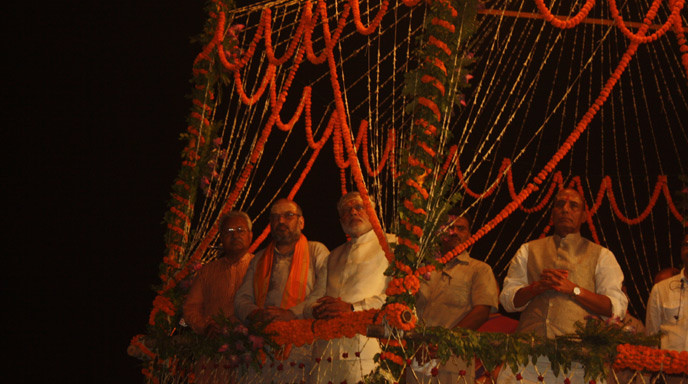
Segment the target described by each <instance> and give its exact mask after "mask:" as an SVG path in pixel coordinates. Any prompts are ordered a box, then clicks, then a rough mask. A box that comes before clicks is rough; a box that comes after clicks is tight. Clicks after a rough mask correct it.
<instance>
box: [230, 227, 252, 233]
mask: <svg viewBox="0 0 688 384" xmlns="http://www.w3.org/2000/svg"><path fill="white" fill-rule="evenodd" d="M246 232H248V229H247V228H244V227H232V228H227V229H225V232H224V233H225V234H230V233H236V234H239V235H243V234H244V233H246Z"/></svg>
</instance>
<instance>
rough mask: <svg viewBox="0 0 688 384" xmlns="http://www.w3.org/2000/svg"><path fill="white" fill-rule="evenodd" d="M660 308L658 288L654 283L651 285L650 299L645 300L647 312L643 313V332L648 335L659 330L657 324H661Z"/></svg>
mask: <svg viewBox="0 0 688 384" xmlns="http://www.w3.org/2000/svg"><path fill="white" fill-rule="evenodd" d="M660 309H661V305H660V302H659V289H657V285H655V286H653V287H652V291H650V299H649V300H648V301H647V313H646V315H645V334H646V335H648V336H649V335H654V334H655V333H657V332H659V326H660V325H662V314H661V312H660Z"/></svg>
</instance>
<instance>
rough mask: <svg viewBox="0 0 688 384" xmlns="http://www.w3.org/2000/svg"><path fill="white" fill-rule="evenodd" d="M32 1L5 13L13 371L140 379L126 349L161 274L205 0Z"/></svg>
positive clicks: (21, 375) (8, 362) (18, 377)
mask: <svg viewBox="0 0 688 384" xmlns="http://www.w3.org/2000/svg"><path fill="white" fill-rule="evenodd" d="M15 3H18V2H12V4H15ZM23 3H24V4H23V5H22V7H21V8H20V9H18V8H13V9H10V10H9V12H4V15H3V26H4V28H3V29H5V34H4V36H5V37H4V38H3V41H4V45H5V49H4V50H3V51H4V52H5V55H4V57H5V59H4V65H3V67H4V71H3V73H4V76H3V77H4V79H5V80H4V84H3V87H2V88H3V93H4V97H3V100H4V102H3V104H4V108H3V111H4V113H3V115H4V118H3V125H4V127H3V130H2V131H3V137H4V140H3V144H4V145H3V146H4V147H5V150H4V151H3V158H4V159H5V161H4V162H3V163H4V164H3V165H2V179H3V190H5V191H7V192H9V196H8V197H7V198H6V200H5V203H6V207H7V208H8V209H6V210H5V211H6V212H9V215H5V220H4V221H5V223H4V224H5V225H4V227H5V228H6V229H5V230H4V234H5V236H4V239H5V241H4V243H5V247H4V248H5V251H4V252H3V254H4V259H5V260H6V261H9V264H8V263H5V266H4V268H3V272H4V273H3V275H4V276H5V278H3V279H2V280H3V297H4V298H5V304H6V305H5V310H4V311H3V318H4V323H5V327H4V329H5V333H6V334H7V335H9V343H3V345H4V348H5V354H4V355H6V356H7V355H9V356H8V357H6V358H5V361H4V364H3V366H4V367H5V369H4V372H3V373H2V374H1V376H2V381H4V382H17V383H35V382H48V381H49V382H54V383H62V382H70V383H82V382H83V383H132V382H133V383H136V382H141V381H142V376H141V374H140V370H139V365H138V360H136V359H134V358H131V357H129V356H127V354H126V348H127V346H128V344H129V340H130V339H131V337H132V336H134V335H135V334H137V333H143V332H144V331H145V326H146V324H147V320H148V314H149V312H150V309H151V308H152V300H153V291H152V290H151V286H152V285H153V284H156V283H158V282H159V278H158V277H156V275H157V266H158V264H159V263H160V261H161V260H162V255H163V251H164V248H163V234H164V231H163V226H162V217H163V214H164V213H165V210H166V204H167V199H168V197H169V193H170V186H171V183H172V181H173V178H174V176H175V175H176V173H177V171H178V170H179V166H180V151H181V148H182V144H183V143H182V142H180V141H179V140H178V137H179V134H180V133H181V132H182V131H183V130H184V129H185V128H186V123H185V120H186V117H187V115H188V112H189V108H190V105H191V104H190V102H189V100H187V99H186V98H185V95H187V94H189V92H190V90H191V85H190V84H189V79H190V78H191V64H192V62H193V59H194V57H195V55H196V54H197V52H198V51H199V49H200V48H199V46H197V45H194V44H192V43H191V42H190V38H191V37H193V36H195V35H197V34H199V33H200V32H201V30H202V26H203V23H204V21H205V17H206V15H205V12H204V9H203V8H204V5H205V4H204V2H202V1H178V2H169V1H140V0H137V1H131V0H125V1H116V2H105V1H97V2H90V1H88V2H87V1H68V2H23ZM6 7H7V5H5V6H3V8H6ZM11 7H16V5H12V6H11ZM3 339H5V340H7V338H3Z"/></svg>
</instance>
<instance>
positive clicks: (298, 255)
mask: <svg viewBox="0 0 688 384" xmlns="http://www.w3.org/2000/svg"><path fill="white" fill-rule="evenodd" d="M304 223H305V220H304V217H303V211H302V210H301V207H299V205H298V204H296V203H295V202H293V201H290V200H287V199H280V200H277V201H276V202H275V203H274V204H273V205H272V207H271V208H270V228H271V232H270V235H271V236H272V241H271V242H270V244H268V246H267V248H265V249H262V250H260V251H258V253H256V257H254V258H253V260H252V261H251V264H250V265H249V268H248V271H247V272H246V277H245V278H244V281H243V283H242V285H241V287H240V288H239V291H238V292H237V295H236V297H235V298H234V309H235V313H236V316H237V318H239V320H241V321H242V322H243V323H245V324H248V323H252V322H260V323H269V322H272V321H287V320H292V319H296V318H299V317H301V316H302V312H303V305H304V303H303V301H304V299H305V298H306V296H307V295H308V294H309V293H311V291H312V290H313V287H314V286H315V282H316V272H317V271H319V270H321V269H323V268H325V260H326V258H327V254H328V253H329V251H328V249H327V247H325V246H324V245H323V244H322V243H318V242H315V241H308V240H307V239H306V237H305V236H304V235H303V234H302V233H301V231H302V230H303V228H304ZM290 359H292V360H298V361H301V362H304V364H305V363H306V362H307V361H308V360H310V348H309V347H301V348H295V349H294V350H292V351H291V355H290ZM265 368H266V367H264V369H263V375H262V377H263V379H261V380H270V375H272V374H274V372H271V371H270V370H268V369H265Z"/></svg>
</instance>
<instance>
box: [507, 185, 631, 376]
mask: <svg viewBox="0 0 688 384" xmlns="http://www.w3.org/2000/svg"><path fill="white" fill-rule="evenodd" d="M586 219H587V213H586V209H585V204H584V202H583V197H582V196H581V195H580V194H579V193H578V192H577V191H575V190H573V189H562V190H560V191H559V193H557V195H556V197H555V199H554V206H553V208H552V225H553V226H554V236H549V237H545V238H543V239H538V240H534V241H531V242H528V243H526V244H523V245H522V246H521V248H520V249H519V250H518V252H516V255H515V256H514V258H513V259H512V260H511V264H510V266H509V272H508V274H507V277H506V279H505V280H504V289H503V290H502V293H501V294H500V296H499V301H500V303H501V304H502V306H504V309H506V310H507V311H509V312H521V317H520V320H519V325H518V328H517V330H516V332H522V333H530V332H532V333H535V334H536V335H538V336H542V337H547V338H549V339H552V338H554V337H556V336H559V335H564V334H567V333H573V332H574V331H575V329H576V328H575V323H576V322H577V321H580V322H584V321H585V318H586V317H587V316H602V317H607V318H608V317H613V316H615V317H618V318H623V316H624V314H625V313H626V307H627V305H628V299H627V298H626V295H624V293H623V291H622V290H621V284H622V282H623V272H622V271H621V268H620V267H619V263H618V262H617V261H616V258H615V257H614V255H613V254H612V252H611V251H610V250H608V249H607V248H604V247H602V246H600V245H598V244H595V243H593V242H591V241H588V240H586V239H584V238H582V237H581V235H580V227H581V225H582V224H583V222H585V220H586ZM520 370H521V372H519V373H518V374H519V375H520V376H521V377H523V382H524V383H531V382H532V383H539V382H541V381H539V380H538V376H544V377H545V378H547V377H550V378H551V377H552V376H553V374H552V373H551V370H550V363H549V360H548V359H547V358H544V357H540V358H538V363H537V365H536V366H535V367H534V366H532V365H529V366H527V367H520ZM560 375H561V374H560ZM514 376H515V375H514V374H513V373H512V372H511V369H503V370H502V374H500V377H499V380H498V383H512V382H515V381H517V379H516V378H515V377H514ZM566 377H568V378H570V382H571V383H583V382H585V381H584V379H583V369H582V366H581V365H580V364H577V363H574V364H573V365H572V370H571V371H570V372H569V373H567V374H566ZM562 380H563V378H562Z"/></svg>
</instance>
